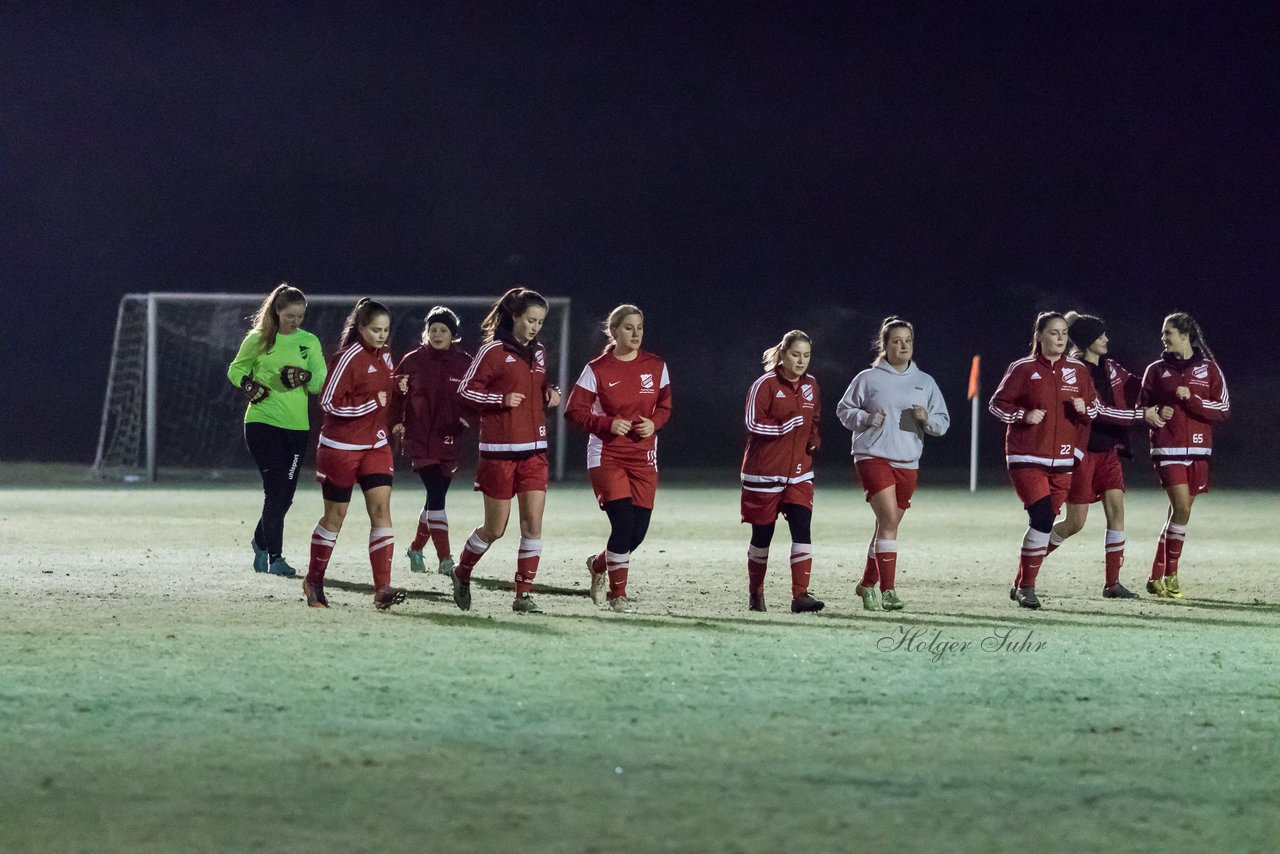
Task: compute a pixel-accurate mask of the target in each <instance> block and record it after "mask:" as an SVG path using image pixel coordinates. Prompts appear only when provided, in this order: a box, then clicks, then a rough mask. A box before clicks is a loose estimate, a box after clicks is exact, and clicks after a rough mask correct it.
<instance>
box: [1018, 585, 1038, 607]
mask: <svg viewBox="0 0 1280 854" xmlns="http://www.w3.org/2000/svg"><path fill="white" fill-rule="evenodd" d="M1013 592H1014V597H1013V598H1014V599H1015V600H1017V602H1018V607H1019V608H1039V607H1040V600H1039V599H1037V598H1036V589H1035V588H1034V587H1015V588H1014V590H1013Z"/></svg>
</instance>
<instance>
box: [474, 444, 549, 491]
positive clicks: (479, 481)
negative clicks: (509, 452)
mask: <svg viewBox="0 0 1280 854" xmlns="http://www.w3.org/2000/svg"><path fill="white" fill-rule="evenodd" d="M475 490H476V492H483V493H484V494H485V495H487V496H489V497H490V498H498V499H501V500H503V501H510V500H511V499H512V498H514V497H515V496H517V495H519V494H520V493H522V492H546V491H547V455H546V454H534V455H533V456H532V457H526V458H525V459H523V460H493V459H489V458H487V457H481V458H480V462H479V463H477V464H476V485H475Z"/></svg>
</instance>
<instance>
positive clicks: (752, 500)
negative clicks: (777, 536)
mask: <svg viewBox="0 0 1280 854" xmlns="http://www.w3.org/2000/svg"><path fill="white" fill-rule="evenodd" d="M784 504H799V505H800V506H801V507H807V508H809V509H810V510H812V509H813V481H811V480H806V481H804V482H803V483H789V484H787V485H786V487H785V488H784V489H783V490H782V491H781V492H754V491H752V490H750V489H744V490H742V521H744V522H746V523H747V524H748V525H768V524H769V523H771V522H775V521H777V519H778V514H779V513H780V512H782V505H784Z"/></svg>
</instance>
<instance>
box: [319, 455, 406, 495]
mask: <svg viewBox="0 0 1280 854" xmlns="http://www.w3.org/2000/svg"><path fill="white" fill-rule="evenodd" d="M395 471H396V463H395V459H394V458H392V456H391V446H390V445H383V446H382V447H381V448H366V449H364V450H361V451H346V450H343V449H341V448H330V447H329V446H328V445H320V446H319V447H318V448H316V480H317V481H319V482H320V483H327V484H329V485H330V486H335V487H337V488H338V489H351V488H353V487H354V486H355V485H356V483H357V482H358V481H359V480H360V479H361V478H363V477H365V476H366V475H371V474H385V475H394V474H395Z"/></svg>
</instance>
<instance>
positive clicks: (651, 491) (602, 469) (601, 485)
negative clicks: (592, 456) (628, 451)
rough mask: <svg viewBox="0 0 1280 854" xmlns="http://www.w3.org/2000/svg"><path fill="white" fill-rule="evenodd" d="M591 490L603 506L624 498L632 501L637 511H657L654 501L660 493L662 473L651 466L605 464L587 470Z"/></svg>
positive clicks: (606, 462)
mask: <svg viewBox="0 0 1280 854" xmlns="http://www.w3.org/2000/svg"><path fill="white" fill-rule="evenodd" d="M587 477H588V478H590V479H591V489H592V490H593V491H594V492H595V494H596V500H597V501H599V502H600V506H601V507H604V505H605V504H606V503H608V502H610V501H617V500H618V499H620V498H630V499H631V503H632V504H633V505H635V506H636V507H644V508H646V509H648V510H652V509H653V498H654V495H656V494H657V492H658V470H657V469H656V468H654V467H653V466H651V465H638V466H631V467H628V466H623V465H621V464H619V463H613V462H609V461H607V460H606V461H604V462H602V463H600V465H598V466H596V467H595V468H590V469H587Z"/></svg>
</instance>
